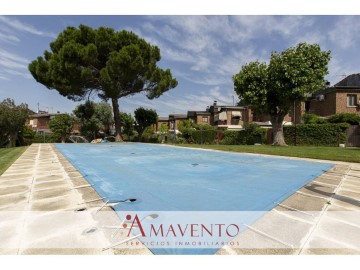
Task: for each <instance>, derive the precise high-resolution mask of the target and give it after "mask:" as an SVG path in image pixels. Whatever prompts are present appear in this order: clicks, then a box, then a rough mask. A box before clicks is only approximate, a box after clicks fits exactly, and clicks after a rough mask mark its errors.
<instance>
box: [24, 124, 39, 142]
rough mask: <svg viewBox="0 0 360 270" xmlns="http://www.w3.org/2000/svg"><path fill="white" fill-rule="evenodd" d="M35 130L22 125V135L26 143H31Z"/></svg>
mask: <svg viewBox="0 0 360 270" xmlns="http://www.w3.org/2000/svg"><path fill="white" fill-rule="evenodd" d="M35 135H36V132H35V131H34V130H33V129H32V128H31V127H29V126H24V127H23V130H22V137H23V139H24V140H25V143H26V144H27V145H29V144H31V142H32V140H33V139H34V137H35Z"/></svg>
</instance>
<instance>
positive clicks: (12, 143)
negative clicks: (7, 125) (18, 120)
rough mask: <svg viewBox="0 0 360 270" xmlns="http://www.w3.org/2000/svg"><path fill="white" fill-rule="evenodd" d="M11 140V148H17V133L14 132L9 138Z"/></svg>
mask: <svg viewBox="0 0 360 270" xmlns="http://www.w3.org/2000/svg"><path fill="white" fill-rule="evenodd" d="M9 137H10V138H9V139H10V147H16V139H17V132H13V133H11V134H10V136H9Z"/></svg>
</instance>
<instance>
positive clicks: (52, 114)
mask: <svg viewBox="0 0 360 270" xmlns="http://www.w3.org/2000/svg"><path fill="white" fill-rule="evenodd" d="M61 114H62V113H35V114H31V115H29V117H30V118H40V117H51V116H55V115H61Z"/></svg>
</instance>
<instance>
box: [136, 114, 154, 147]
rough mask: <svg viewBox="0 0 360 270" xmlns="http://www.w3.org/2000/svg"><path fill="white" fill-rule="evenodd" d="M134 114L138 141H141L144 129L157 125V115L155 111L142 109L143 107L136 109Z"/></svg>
mask: <svg viewBox="0 0 360 270" xmlns="http://www.w3.org/2000/svg"><path fill="white" fill-rule="evenodd" d="M134 114H135V120H136V124H137V131H138V133H139V141H141V138H142V135H143V133H144V131H145V129H146V128H147V127H150V126H151V125H155V124H156V123H157V121H158V115H157V113H156V111H154V110H151V109H144V108H143V107H140V108H137V109H136V110H135V112H134Z"/></svg>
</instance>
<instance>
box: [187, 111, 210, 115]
mask: <svg viewBox="0 0 360 270" xmlns="http://www.w3.org/2000/svg"><path fill="white" fill-rule="evenodd" d="M187 115H188V116H195V115H210V112H208V111H188V113H187Z"/></svg>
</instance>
